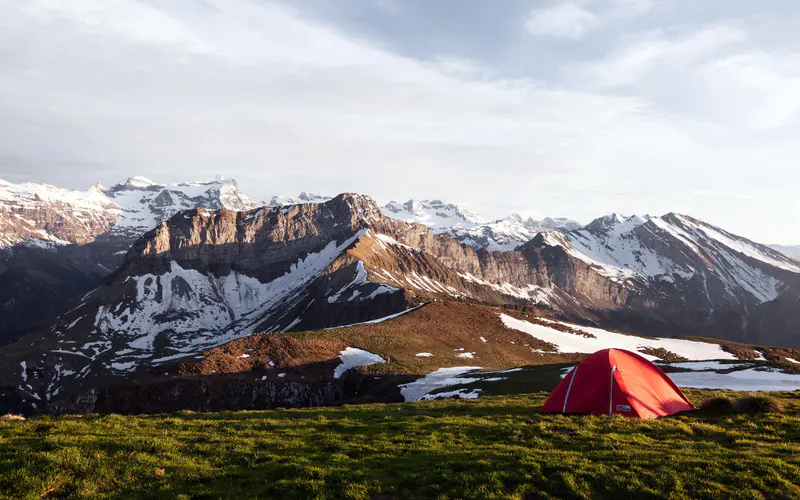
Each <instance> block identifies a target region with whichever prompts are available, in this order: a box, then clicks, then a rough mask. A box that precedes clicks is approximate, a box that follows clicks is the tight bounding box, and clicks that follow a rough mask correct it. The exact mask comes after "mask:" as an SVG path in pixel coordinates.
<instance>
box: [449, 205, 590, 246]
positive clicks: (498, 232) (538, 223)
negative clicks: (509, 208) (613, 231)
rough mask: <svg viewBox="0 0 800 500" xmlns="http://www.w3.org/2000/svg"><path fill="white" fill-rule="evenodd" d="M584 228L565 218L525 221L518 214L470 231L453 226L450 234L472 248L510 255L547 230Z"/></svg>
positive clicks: (472, 228)
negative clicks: (510, 252)
mask: <svg viewBox="0 0 800 500" xmlns="http://www.w3.org/2000/svg"><path fill="white" fill-rule="evenodd" d="M579 227H581V225H580V223H578V222H575V221H573V220H569V219H564V218H556V219H553V218H550V217H547V218H545V219H542V220H536V219H533V218H528V219H523V218H522V216H520V215H519V214H511V216H509V217H506V218H505V219H500V220H496V221H492V222H487V223H484V224H480V225H477V226H475V227H471V228H459V227H452V228H450V229H449V233H450V234H452V235H453V237H454V238H455V239H457V240H458V241H460V242H461V243H465V244H467V245H470V246H471V247H473V248H486V249H487V250H489V251H492V252H508V251H511V250H514V249H515V248H517V247H518V246H520V245H522V244H523V243H525V242H527V241H529V240H532V239H533V238H534V237H535V236H536V235H537V234H539V233H545V232H548V231H557V230H562V229H566V230H572V229H578V228H579Z"/></svg>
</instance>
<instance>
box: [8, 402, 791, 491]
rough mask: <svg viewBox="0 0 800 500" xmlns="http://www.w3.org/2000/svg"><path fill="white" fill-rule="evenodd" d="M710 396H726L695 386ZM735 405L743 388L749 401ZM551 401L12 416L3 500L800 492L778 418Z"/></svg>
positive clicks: (787, 418)
mask: <svg viewBox="0 0 800 500" xmlns="http://www.w3.org/2000/svg"><path fill="white" fill-rule="evenodd" d="M687 393H688V395H689V396H690V397H691V398H692V399H693V400H694V401H695V402H700V401H702V400H704V399H706V398H708V397H710V396H712V395H718V394H720V393H719V392H711V391H687ZM737 396H738V395H737ZM545 398H546V394H544V393H537V394H533V395H513V396H500V397H488V398H482V399H477V400H469V401H459V400H440V401H433V402H422V403H413V404H397V405H364V406H349V407H338V408H316V409H305V410H275V411H257V412H256V411H249V412H236V413H233V412H232V413H214V414H195V413H179V414H174V415H150V416H135V417H124V416H119V415H108V416H88V417H56V418H50V417H46V418H38V419H29V420H27V421H25V422H3V423H0V492H2V496H3V497H4V498H15V499H16V498H73V497H92V498H140V497H141V498H280V499H285V498H371V499H383V498H562V497H575V498H652V497H664V498H722V497H725V498H800V487H799V486H798V484H800V392H794V393H782V394H780V398H781V400H782V402H783V403H784V405H785V406H786V412H784V413H781V414H762V415H752V416H751V415H740V414H722V415H719V414H717V415H715V414H710V413H704V412H695V413H692V414H686V415H681V416H675V417H670V418H665V419H660V420H655V421H649V422H643V421H639V420H632V419H625V418H622V417H615V418H607V417H596V416H580V417H576V416H561V415H541V414H539V413H537V411H538V409H539V407H540V406H541V404H542V403H543V402H544V400H545Z"/></svg>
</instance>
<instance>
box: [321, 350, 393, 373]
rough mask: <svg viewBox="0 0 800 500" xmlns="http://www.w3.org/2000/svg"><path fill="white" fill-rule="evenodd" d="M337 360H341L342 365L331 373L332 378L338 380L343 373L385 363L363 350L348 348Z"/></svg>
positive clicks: (378, 357) (380, 358) (375, 355)
mask: <svg viewBox="0 0 800 500" xmlns="http://www.w3.org/2000/svg"><path fill="white" fill-rule="evenodd" d="M339 359H340V360H342V364H340V365H339V366H337V367H336V369H335V370H334V371H333V378H340V377H341V376H342V375H344V372H346V371H347V370H349V369H350V368H355V367H357V366H369V365H374V364H376V363H386V360H385V359H383V358H382V357H380V356H378V355H377V354H374V353H371V352H369V351H365V350H363V349H357V348H355V347H348V348H347V349H345V350H344V351H342V352H341V355H340V356H339Z"/></svg>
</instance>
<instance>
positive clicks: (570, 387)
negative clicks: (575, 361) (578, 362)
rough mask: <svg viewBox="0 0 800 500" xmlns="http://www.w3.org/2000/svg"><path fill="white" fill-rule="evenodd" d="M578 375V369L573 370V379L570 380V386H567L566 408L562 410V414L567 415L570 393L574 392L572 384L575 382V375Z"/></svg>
mask: <svg viewBox="0 0 800 500" xmlns="http://www.w3.org/2000/svg"><path fill="white" fill-rule="evenodd" d="M577 374H578V367H577V366H576V367H575V368H573V369H572V378H570V379H569V385H568V386H567V395H566V396H564V408H562V409H561V413H567V401H569V391H571V390H572V383H573V382H575V375H577Z"/></svg>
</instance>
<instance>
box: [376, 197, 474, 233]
mask: <svg viewBox="0 0 800 500" xmlns="http://www.w3.org/2000/svg"><path fill="white" fill-rule="evenodd" d="M383 212H384V213H385V214H386V215H388V216H389V217H392V218H393V219H397V220H402V221H405V222H415V223H419V224H425V225H426V226H428V227H430V228H431V229H432V230H433V231H434V232H437V233H442V232H447V231H449V230H450V229H451V228H455V227H459V228H472V227H476V226H478V225H480V224H484V223H485V222H486V221H485V220H484V219H483V218H481V217H480V216H478V215H476V214H474V213H472V212H470V211H469V210H466V209H464V208H461V207H459V206H458V205H453V204H452V203H445V202H443V201H441V200H408V201H407V202H405V203H398V202H396V201H390V202H389V203H387V204H386V205H384V206H383Z"/></svg>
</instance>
